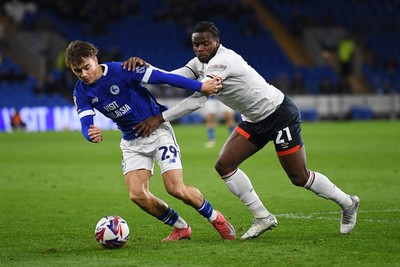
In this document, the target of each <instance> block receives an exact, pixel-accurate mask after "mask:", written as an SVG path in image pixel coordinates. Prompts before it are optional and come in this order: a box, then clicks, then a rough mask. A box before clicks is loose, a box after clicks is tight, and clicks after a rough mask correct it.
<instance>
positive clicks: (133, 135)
mask: <svg viewBox="0 0 400 267" xmlns="http://www.w3.org/2000/svg"><path fill="white" fill-rule="evenodd" d="M97 52H98V50H97V48H96V47H95V46H94V45H93V44H91V43H88V42H83V41H79V40H76V41H72V42H71V43H70V44H69V45H68V47H67V49H66V62H67V65H68V66H69V67H70V68H71V70H72V72H73V73H74V74H75V75H76V76H77V77H78V78H79V80H78V81H77V83H76V85H75V88H74V94H73V96H74V101H75V105H76V108H77V112H78V115H79V119H80V122H81V125H82V134H83V136H84V137H85V138H86V139H87V140H88V141H90V142H93V143H100V142H101V141H102V140H103V136H102V133H101V130H100V129H99V128H98V127H96V126H95V125H94V123H93V116H94V115H95V111H94V110H95V109H96V110H97V111H99V112H101V113H102V114H103V115H105V116H106V117H108V118H110V119H112V120H113V121H114V122H115V123H116V125H117V126H118V129H120V130H121V132H122V139H121V142H120V147H121V151H122V157H123V160H122V171H123V173H124V177H125V182H126V186H127V189H128V191H129V196H130V198H131V200H132V201H133V202H134V203H136V204H137V205H138V206H139V207H140V208H141V209H142V210H144V211H145V212H147V213H148V214H150V215H152V216H154V217H156V218H157V219H159V220H160V221H162V222H163V223H165V224H167V225H170V226H173V227H174V230H173V231H172V233H171V234H170V235H169V236H168V237H167V238H165V239H163V241H178V240H182V239H187V238H190V236H191V233H192V230H191V228H190V226H189V225H188V224H187V223H186V221H185V220H184V219H183V218H182V217H180V216H179V215H178V213H177V212H176V211H175V210H174V209H172V208H171V207H170V206H168V204H167V203H165V202H164V201H163V200H161V199H159V198H158V197H156V196H155V195H153V194H152V193H151V192H150V177H151V176H152V175H153V171H154V162H157V163H158V165H159V166H160V169H161V175H162V178H163V182H164V185H165V188H166V190H167V192H168V193H169V194H170V195H172V196H174V197H175V198H177V199H180V200H182V201H183V202H184V203H186V204H187V205H190V206H192V207H193V208H195V209H196V210H197V211H198V212H199V213H200V214H201V215H202V216H203V217H204V218H206V219H208V220H209V222H210V223H211V224H212V226H213V227H214V228H215V229H216V230H217V231H218V232H219V234H220V235H221V237H222V238H224V239H235V237H236V232H235V229H234V228H233V227H232V225H231V224H230V223H229V222H228V221H227V220H226V219H225V218H224V216H223V215H222V214H221V213H220V212H219V211H217V210H214V209H213V207H212V206H211V204H210V202H208V200H207V199H205V198H204V197H203V195H202V194H201V192H200V191H199V190H198V189H197V188H196V187H193V186H188V185H185V184H184V182H183V174H182V162H181V157H180V150H179V146H178V144H177V142H176V138H175V134H174V131H173V129H172V127H171V125H170V123H168V122H166V123H163V124H162V125H160V127H158V129H157V130H156V131H154V133H153V134H151V135H150V136H148V137H143V138H142V137H141V136H140V134H138V133H137V131H136V130H135V129H134V126H135V125H137V123H139V122H141V121H143V120H144V119H146V118H148V117H151V116H155V115H158V114H161V112H162V111H165V110H167V107H165V106H164V105H161V104H159V103H158V102H157V100H156V99H155V98H154V96H153V95H152V94H151V93H150V91H148V90H147V88H146V87H145V86H144V85H143V83H151V84H163V83H167V84H170V85H173V86H176V87H181V88H185V89H190V90H195V91H198V92H204V93H207V94H213V93H215V92H216V91H218V90H219V89H220V87H221V86H220V82H218V81H216V80H214V81H209V82H204V83H201V82H199V81H195V80H191V79H187V78H184V77H182V76H179V75H175V74H169V73H164V72H162V71H159V70H156V69H153V68H147V67H145V66H144V67H137V68H135V69H134V71H133V72H128V71H127V70H124V69H123V68H122V66H121V62H106V63H104V64H99V63H98V59H97Z"/></svg>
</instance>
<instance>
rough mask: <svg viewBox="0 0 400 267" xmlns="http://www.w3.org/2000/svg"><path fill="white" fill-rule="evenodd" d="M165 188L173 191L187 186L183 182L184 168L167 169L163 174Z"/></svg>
mask: <svg viewBox="0 0 400 267" xmlns="http://www.w3.org/2000/svg"><path fill="white" fill-rule="evenodd" d="M162 177H163V181H164V185H165V189H166V190H167V191H168V192H172V191H174V190H182V188H183V187H184V186H185V185H184V182H183V173H182V169H172V170H168V171H165V172H164V173H163V174H162Z"/></svg>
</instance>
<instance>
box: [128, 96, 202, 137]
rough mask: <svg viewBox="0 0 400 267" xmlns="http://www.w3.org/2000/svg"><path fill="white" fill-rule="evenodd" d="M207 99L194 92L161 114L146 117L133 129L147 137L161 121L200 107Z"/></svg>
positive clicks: (173, 118)
mask: <svg viewBox="0 0 400 267" xmlns="http://www.w3.org/2000/svg"><path fill="white" fill-rule="evenodd" d="M207 99H208V97H206V96H204V95H202V94H200V93H194V94H193V95H191V96H189V97H187V98H185V99H184V100H182V101H181V102H179V103H178V104H177V105H176V106H174V107H173V108H171V109H169V110H166V111H164V112H163V113H162V114H159V115H157V116H154V117H150V118H147V119H146V120H144V121H142V122H140V123H138V124H137V125H136V126H135V127H134V128H133V129H134V130H137V132H136V135H137V136H139V135H141V136H142V137H148V136H149V135H150V134H151V133H152V132H153V131H154V130H156V129H157V128H158V127H159V126H160V125H161V124H162V123H163V122H165V121H172V120H176V119H178V118H180V117H183V116H185V115H187V114H189V113H191V112H193V111H195V110H197V109H199V108H201V107H202V106H203V105H204V103H205V102H206V101H207Z"/></svg>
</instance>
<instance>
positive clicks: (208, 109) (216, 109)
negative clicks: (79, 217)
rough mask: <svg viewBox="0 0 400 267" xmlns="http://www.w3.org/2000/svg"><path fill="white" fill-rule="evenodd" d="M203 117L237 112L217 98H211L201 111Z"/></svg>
mask: <svg viewBox="0 0 400 267" xmlns="http://www.w3.org/2000/svg"><path fill="white" fill-rule="evenodd" d="M199 111H200V113H201V115H202V116H207V115H209V114H216V115H221V116H222V117H223V114H224V113H226V112H229V113H234V112H235V111H234V110H233V109H231V108H230V107H228V106H227V105H225V104H224V103H222V102H221V101H219V100H217V99H215V98H209V99H208V100H207V102H206V103H204V105H203V107H202V108H201V109H200V110H199Z"/></svg>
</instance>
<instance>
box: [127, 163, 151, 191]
mask: <svg viewBox="0 0 400 267" xmlns="http://www.w3.org/2000/svg"><path fill="white" fill-rule="evenodd" d="M150 177H151V172H150V171H149V170H145V169H141V170H133V171H128V172H127V173H126V174H125V175H124V178H125V184H126V187H127V188H128V192H129V194H130V196H131V197H132V196H138V195H141V194H147V193H148V192H149V181H150Z"/></svg>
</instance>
